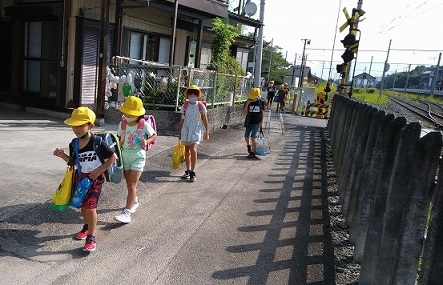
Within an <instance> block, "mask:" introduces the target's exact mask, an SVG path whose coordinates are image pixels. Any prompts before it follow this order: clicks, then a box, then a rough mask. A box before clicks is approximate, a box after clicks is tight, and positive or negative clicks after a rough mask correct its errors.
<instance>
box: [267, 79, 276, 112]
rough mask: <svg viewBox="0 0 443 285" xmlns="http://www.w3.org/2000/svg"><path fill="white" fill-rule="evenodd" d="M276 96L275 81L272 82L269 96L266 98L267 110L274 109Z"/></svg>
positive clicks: (269, 87) (269, 86)
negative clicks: (273, 104) (273, 103)
mask: <svg viewBox="0 0 443 285" xmlns="http://www.w3.org/2000/svg"><path fill="white" fill-rule="evenodd" d="M274 96H275V85H274V81H273V80H271V81H270V82H269V85H268V95H267V96H266V107H267V108H266V109H267V110H271V108H272V102H273V101H274Z"/></svg>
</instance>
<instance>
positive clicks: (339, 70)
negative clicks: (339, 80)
mask: <svg viewBox="0 0 443 285" xmlns="http://www.w3.org/2000/svg"><path fill="white" fill-rule="evenodd" d="M347 69H348V66H347V65H346V64H337V73H341V74H344V73H346V71H347Z"/></svg>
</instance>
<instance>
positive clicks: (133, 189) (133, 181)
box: [125, 170, 142, 209]
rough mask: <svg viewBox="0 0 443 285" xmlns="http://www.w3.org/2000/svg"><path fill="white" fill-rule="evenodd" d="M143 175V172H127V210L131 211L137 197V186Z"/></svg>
mask: <svg viewBox="0 0 443 285" xmlns="http://www.w3.org/2000/svg"><path fill="white" fill-rule="evenodd" d="M141 175H142V172H141V171H136V170H125V180H126V188H127V189H128V196H127V197H126V209H131V208H132V206H133V205H134V202H135V197H136V196H137V184H138V181H139V180H140V176H141Z"/></svg>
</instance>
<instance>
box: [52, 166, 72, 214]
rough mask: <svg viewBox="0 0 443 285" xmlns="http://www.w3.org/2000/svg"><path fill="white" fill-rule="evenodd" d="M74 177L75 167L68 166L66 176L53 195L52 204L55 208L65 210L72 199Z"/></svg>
mask: <svg viewBox="0 0 443 285" xmlns="http://www.w3.org/2000/svg"><path fill="white" fill-rule="evenodd" d="M73 179H74V169H73V168H72V167H70V168H68V169H67V170H66V173H65V177H64V178H63V180H62V182H61V183H60V184H59V185H58V188H57V190H55V193H54V196H52V203H51V206H52V208H53V209H54V210H57V211H63V210H64V209H65V208H66V207H67V206H68V205H69V201H70V200H71V196H72V186H73V185H72V184H73Z"/></svg>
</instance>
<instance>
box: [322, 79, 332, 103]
mask: <svg viewBox="0 0 443 285" xmlns="http://www.w3.org/2000/svg"><path fill="white" fill-rule="evenodd" d="M323 91H325V94H326V95H325V101H328V93H329V92H331V85H330V84H329V82H328V83H326V86H325V89H323Z"/></svg>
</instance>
